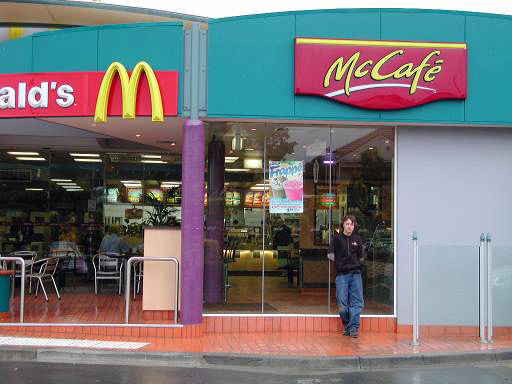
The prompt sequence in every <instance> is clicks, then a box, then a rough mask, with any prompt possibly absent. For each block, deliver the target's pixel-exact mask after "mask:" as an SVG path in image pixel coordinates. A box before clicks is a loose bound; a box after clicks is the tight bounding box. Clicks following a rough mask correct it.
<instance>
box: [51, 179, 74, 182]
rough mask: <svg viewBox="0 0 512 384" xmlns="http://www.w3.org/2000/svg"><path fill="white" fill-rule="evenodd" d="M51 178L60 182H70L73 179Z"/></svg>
mask: <svg viewBox="0 0 512 384" xmlns="http://www.w3.org/2000/svg"><path fill="white" fill-rule="evenodd" d="M50 180H51V181H54V182H58V181H59V182H62V183H64V182H67V183H69V182H71V181H73V180H71V179H50Z"/></svg>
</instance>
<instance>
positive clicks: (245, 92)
mask: <svg viewBox="0 0 512 384" xmlns="http://www.w3.org/2000/svg"><path fill="white" fill-rule="evenodd" d="M208 35H209V36H208V47H209V49H208V68H209V69H208V115H209V116H216V115H220V116H228V115H234V116H253V117H254V116H260V117H268V116H275V117H290V116H294V114H295V113H294V100H293V38H294V37H295V16H294V15H283V16H271V17H253V18H240V19H239V18H236V19H229V20H226V21H221V22H212V23H211V24H210V25H209V32H208Z"/></svg>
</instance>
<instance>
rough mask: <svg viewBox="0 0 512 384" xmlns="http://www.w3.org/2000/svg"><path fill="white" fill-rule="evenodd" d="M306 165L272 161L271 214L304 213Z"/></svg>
mask: <svg viewBox="0 0 512 384" xmlns="http://www.w3.org/2000/svg"><path fill="white" fill-rule="evenodd" d="M303 174H304V163H303V162H302V161H270V164H269V179H270V209H269V211H270V213H302V212H304V203H303V196H304V185H303Z"/></svg>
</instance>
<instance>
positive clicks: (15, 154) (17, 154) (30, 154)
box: [7, 152, 39, 156]
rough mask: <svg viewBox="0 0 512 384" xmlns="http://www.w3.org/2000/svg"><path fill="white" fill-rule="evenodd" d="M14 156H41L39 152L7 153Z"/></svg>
mask: <svg viewBox="0 0 512 384" xmlns="http://www.w3.org/2000/svg"><path fill="white" fill-rule="evenodd" d="M7 153H8V154H9V155H13V156H39V152H7Z"/></svg>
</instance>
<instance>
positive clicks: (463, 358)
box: [0, 347, 512, 370]
mask: <svg viewBox="0 0 512 384" xmlns="http://www.w3.org/2000/svg"><path fill="white" fill-rule="evenodd" d="M5 361H21V362H62V363H73V364H81V363H86V364H94V363H98V364H99V363H106V362H108V363H111V364H115V363H116V362H118V363H137V362H139V363H160V364H162V363H164V364H165V363H168V364H174V365H179V364H184V365H191V364H193V365H200V366H203V367H207V366H210V367H222V366H230V367H239V368H259V367H268V368H279V367H284V368H287V369H300V370H347V369H350V370H373V369H389V368H411V367H432V366H443V365H457V364H468V363H500V362H506V361H512V349H505V350H496V351H483V352H450V353H424V354H416V355H385V356H339V357H314V356H269V355H243V354H223V353H192V352H191V353H189V352H184V353H179V352H178V353H176V352H129V351H112V350H89V349H66V348H22V347H4V348H0V362H5Z"/></svg>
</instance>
